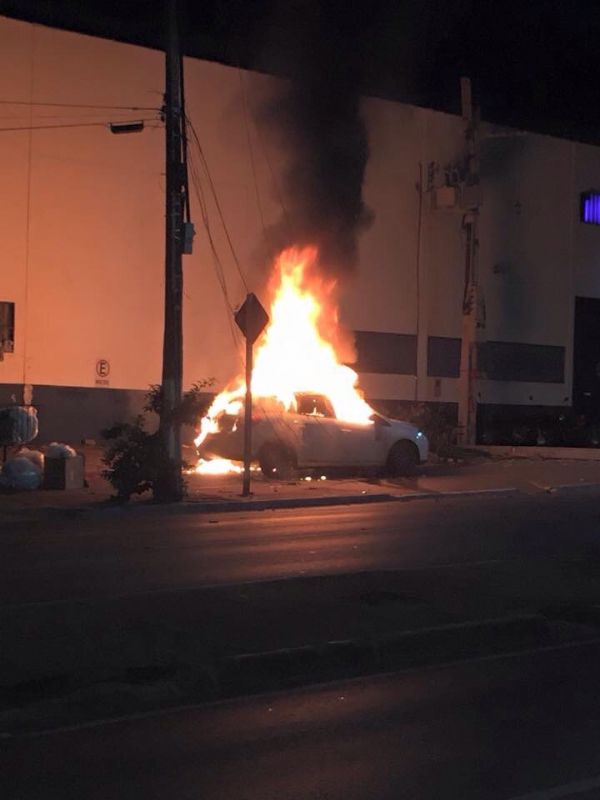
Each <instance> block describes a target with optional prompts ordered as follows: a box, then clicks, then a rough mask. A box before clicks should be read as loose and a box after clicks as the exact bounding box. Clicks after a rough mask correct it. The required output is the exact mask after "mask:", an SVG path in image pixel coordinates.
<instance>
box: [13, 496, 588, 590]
mask: <svg viewBox="0 0 600 800" xmlns="http://www.w3.org/2000/svg"><path fill="white" fill-rule="evenodd" d="M599 520H600V494H599V493H598V492H597V491H594V490H582V491H572V492H565V493H557V494H551V495H550V494H535V495H525V494H522V495H511V496H509V497H498V498H491V497H489V498H485V497H484V498H473V497H464V498H455V499H441V500H437V501H432V500H427V501H418V502H413V503H397V502H396V503H382V504H373V505H364V506H346V507H344V506H341V507H334V508H323V509H314V508H313V509H294V510H279V511H261V512H256V511H255V512H244V513H229V514H226V513H222V514H214V515H213V514H208V515H207V514H205V513H204V514H202V513H193V512H187V513H182V512H172V511H165V510H160V509H157V510H155V511H154V510H152V509H151V510H150V511H147V512H139V511H135V510H133V509H112V510H107V511H105V512H101V513H95V514H85V513H82V514H73V515H71V516H66V515H52V516H49V517H48V518H46V519H41V520H38V521H37V522H23V523H11V525H9V526H7V525H2V523H1V522H0V553H1V558H0V604H9V605H13V604H21V603H35V602H49V601H50V602H54V601H66V600H70V599H81V598H94V597H119V596H121V595H131V594H136V593H145V592H156V591H170V590H178V589H186V588H189V587H194V586H207V585H214V584H224V583H236V582H240V581H256V580H269V579H278V578H287V577H298V576H303V575H304V576H305V575H313V574H328V573H344V572H355V571H362V570H377V569H426V568H428V567H431V566H435V565H438V566H439V565H455V564H457V565H461V564H478V563H482V562H490V561H503V560H511V559H512V560H514V559H522V558H524V557H529V558H554V557H567V558H568V557H582V556H583V557H584V558H585V559H598V555H599V554H600V540H599V538H598V522H599Z"/></svg>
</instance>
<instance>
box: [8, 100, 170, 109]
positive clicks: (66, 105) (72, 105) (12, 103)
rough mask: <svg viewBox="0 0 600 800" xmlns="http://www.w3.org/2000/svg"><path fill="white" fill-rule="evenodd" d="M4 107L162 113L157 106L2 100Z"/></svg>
mask: <svg viewBox="0 0 600 800" xmlns="http://www.w3.org/2000/svg"><path fill="white" fill-rule="evenodd" d="M0 105H4V106H42V107H45V106H47V107H48V108H95V109H100V110H103V111H118V110H121V111H157V112H158V111H160V108H156V107H155V106H108V105H94V104H92V103H41V102H35V101H33V100H0Z"/></svg>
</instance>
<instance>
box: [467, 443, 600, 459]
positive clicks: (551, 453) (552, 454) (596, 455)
mask: <svg viewBox="0 0 600 800" xmlns="http://www.w3.org/2000/svg"><path fill="white" fill-rule="evenodd" d="M473 450H475V451H479V452H481V453H488V454H489V455H491V456H499V457H500V458H524V459H532V460H536V461H537V460H551V461H555V460H564V461H600V448H597V447H596V448H594V447H546V446H543V447H542V446H535V445H531V446H530V445H523V446H521V445H504V444H492V445H485V444H478V445H474V446H473Z"/></svg>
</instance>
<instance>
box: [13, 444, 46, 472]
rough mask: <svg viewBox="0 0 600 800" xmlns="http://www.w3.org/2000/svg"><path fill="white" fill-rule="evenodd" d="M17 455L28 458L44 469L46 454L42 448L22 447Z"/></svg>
mask: <svg viewBox="0 0 600 800" xmlns="http://www.w3.org/2000/svg"><path fill="white" fill-rule="evenodd" d="M16 455H17V456H19V458H28V459H29V460H30V461H32V462H33V463H34V464H35V465H36V466H38V467H39V468H40V469H41V470H42V471H43V469H44V454H43V453H42V451H41V450H30V449H29V448H28V447H22V448H21V449H20V450H19V452H18V453H17V454H16Z"/></svg>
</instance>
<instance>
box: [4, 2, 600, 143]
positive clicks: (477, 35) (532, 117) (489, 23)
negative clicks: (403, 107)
mask: <svg viewBox="0 0 600 800" xmlns="http://www.w3.org/2000/svg"><path fill="white" fill-rule="evenodd" d="M306 9H310V10H311V12H312V13H313V14H314V13H318V15H319V17H320V19H321V21H322V26H323V30H324V31H326V32H327V37H328V38H329V39H330V40H331V42H332V43H333V46H332V58H336V59H337V60H338V61H339V60H340V59H341V60H342V62H343V59H345V58H349V59H350V60H352V59H353V58H354V57H355V56H354V55H353V54H355V53H356V52H360V60H361V75H360V83H361V91H362V92H364V93H366V94H371V95H376V96H380V97H386V98H391V99H398V100H402V101H406V102H413V103H417V104H420V105H424V106H431V107H433V108H437V109H443V110H447V111H458V110H459V90H458V79H459V77H460V75H461V74H468V75H470V76H471V78H472V80H473V85H474V91H475V94H476V97H477V98H478V100H479V102H480V104H481V107H482V116H483V118H484V119H486V120H489V121H492V122H498V123H505V124H509V125H514V126H517V127H523V128H526V129H530V130H534V131H540V132H546V133H552V134H555V135H559V136H567V137H574V138H579V139H582V140H586V141H593V142H600V102H599V98H598V88H597V83H598V79H599V76H600V55H599V53H600V6H599V5H598V4H595V3H589V2H587V0H570V2H567V1H566V0H520V1H519V2H513V0H509V1H508V2H502V0H495V2H493V1H492V0H454V1H453V2H443V1H442V0H410V1H409V0H407V1H406V2H400V1H397V2H392V0H369V1H368V2H367V1H366V0H355V2H353V3H351V2H348V0H346V2H339V0H338V1H337V2H320V3H317V2H315V0H304V2H298V1H297V2H294V0H202V1H201V2H200V1H199V0H194V1H192V0H181V12H182V27H183V29H184V47H185V51H186V53H187V54H189V55H194V56H198V57H201V58H207V59H211V60H216V61H221V62H224V63H228V64H232V65H236V66H237V65H239V66H242V67H247V68H255V69H260V70H263V71H267V72H274V73H277V74H289V75H293V73H294V68H295V63H294V60H293V59H290V58H289V52H290V48H293V45H294V39H295V36H296V29H297V25H298V20H301V19H302V16H303V14H304V12H305V10H306ZM315 9H316V12H315ZM0 12H1V13H3V14H5V15H8V16H14V17H18V18H21V19H27V20H31V21H37V22H40V23H44V24H48V25H54V26H57V27H62V28H66V29H69V30H76V31H81V32H86V33H90V34H95V35H101V36H107V37H109V38H114V39H120V40H123V41H130V42H135V43H138V44H144V45H148V46H152V47H161V44H162V3H160V2H148V1H147V0H146V1H145V2H144V0H119V2H114V0H85V2H81V3H79V2H77V3H75V2H73V0H3V2H2V3H0Z"/></svg>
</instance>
